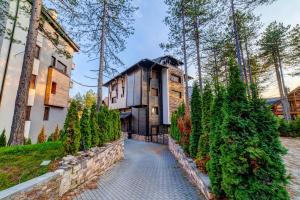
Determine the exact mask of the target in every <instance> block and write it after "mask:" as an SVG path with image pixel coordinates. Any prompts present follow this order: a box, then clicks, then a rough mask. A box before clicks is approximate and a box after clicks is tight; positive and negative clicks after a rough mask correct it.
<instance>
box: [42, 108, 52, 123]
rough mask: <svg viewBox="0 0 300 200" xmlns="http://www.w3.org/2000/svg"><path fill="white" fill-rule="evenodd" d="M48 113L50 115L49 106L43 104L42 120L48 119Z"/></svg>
mask: <svg viewBox="0 0 300 200" xmlns="http://www.w3.org/2000/svg"><path fill="white" fill-rule="evenodd" d="M49 115H50V107H49V106H45V108H44V118H43V120H44V121H48V120H49Z"/></svg>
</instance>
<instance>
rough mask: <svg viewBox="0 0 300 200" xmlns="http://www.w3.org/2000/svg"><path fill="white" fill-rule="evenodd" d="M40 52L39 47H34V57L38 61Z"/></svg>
mask: <svg viewBox="0 0 300 200" xmlns="http://www.w3.org/2000/svg"><path fill="white" fill-rule="evenodd" d="M40 51H41V47H39V46H37V45H36V46H35V49H34V57H35V58H36V59H40Z"/></svg>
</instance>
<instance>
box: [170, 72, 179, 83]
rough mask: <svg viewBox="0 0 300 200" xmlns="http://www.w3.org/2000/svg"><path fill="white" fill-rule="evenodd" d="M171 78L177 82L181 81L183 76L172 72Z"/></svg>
mask: <svg viewBox="0 0 300 200" xmlns="http://www.w3.org/2000/svg"><path fill="white" fill-rule="evenodd" d="M170 80H171V81H173V82H176V83H181V77H180V76H177V75H174V74H171V76H170Z"/></svg>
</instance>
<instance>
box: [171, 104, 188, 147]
mask: <svg viewBox="0 0 300 200" xmlns="http://www.w3.org/2000/svg"><path fill="white" fill-rule="evenodd" d="M184 114H185V106H184V104H181V105H180V106H179V107H178V109H177V111H175V112H174V113H173V114H172V118H171V134H170V135H171V137H172V138H173V139H174V140H175V141H177V142H178V143H179V141H180V130H179V128H178V119H179V118H181V117H183V116H184Z"/></svg>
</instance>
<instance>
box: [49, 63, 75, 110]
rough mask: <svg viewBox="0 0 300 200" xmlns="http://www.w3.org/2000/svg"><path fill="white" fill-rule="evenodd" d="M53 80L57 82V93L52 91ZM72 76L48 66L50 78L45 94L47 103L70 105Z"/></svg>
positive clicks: (58, 105)
mask: <svg viewBox="0 0 300 200" xmlns="http://www.w3.org/2000/svg"><path fill="white" fill-rule="evenodd" d="M52 82H55V83H56V92H55V94H52V93H51V87H52ZM69 89H70V78H69V77H68V76H66V75H65V74H63V73H61V72H60V71H58V70H56V69H55V68H52V67H49V68H48V78H47V86H46V94H45V105H48V106H55V107H68V103H69Z"/></svg>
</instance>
